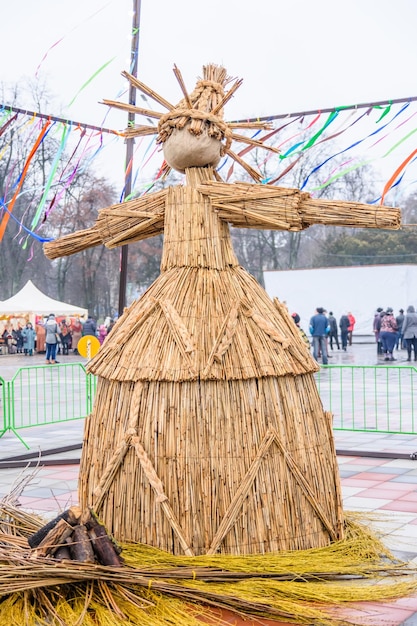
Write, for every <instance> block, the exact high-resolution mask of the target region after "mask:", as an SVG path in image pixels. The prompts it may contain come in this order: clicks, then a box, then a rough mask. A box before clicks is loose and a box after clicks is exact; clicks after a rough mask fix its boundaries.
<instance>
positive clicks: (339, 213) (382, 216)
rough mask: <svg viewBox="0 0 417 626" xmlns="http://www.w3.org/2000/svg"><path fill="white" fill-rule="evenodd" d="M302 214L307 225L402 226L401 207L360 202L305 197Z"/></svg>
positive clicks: (392, 227)
mask: <svg viewBox="0 0 417 626" xmlns="http://www.w3.org/2000/svg"><path fill="white" fill-rule="evenodd" d="M300 215H301V219H302V221H303V224H304V225H305V227H307V226H310V225H311V224H326V225H332V226H348V227H353V228H380V229H387V230H398V229H399V228H401V209H399V208H395V207H387V206H382V205H373V204H361V203H359V202H346V201H342V200H321V199H313V198H310V197H309V198H304V199H303V200H302V201H301V203H300Z"/></svg>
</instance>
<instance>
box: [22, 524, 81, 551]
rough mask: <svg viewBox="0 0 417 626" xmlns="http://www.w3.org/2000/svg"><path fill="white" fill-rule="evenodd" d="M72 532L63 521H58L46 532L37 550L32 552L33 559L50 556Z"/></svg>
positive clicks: (70, 527)
mask: <svg viewBox="0 0 417 626" xmlns="http://www.w3.org/2000/svg"><path fill="white" fill-rule="evenodd" d="M73 530H74V527H73V526H71V524H68V522H67V521H66V520H64V519H60V520H59V521H58V523H57V524H56V525H55V526H54V527H53V528H52V529H51V530H50V531H49V532H48V534H47V535H46V536H45V537H44V539H43V540H42V541H41V542H40V544H39V545H38V547H37V548H35V550H34V551H33V552H32V555H31V556H32V557H33V558H39V557H45V556H52V555H53V554H54V553H55V552H56V551H57V550H58V548H59V547H61V545H63V544H64V542H65V540H66V538H67V537H69V536H70V535H71V534H72V532H73Z"/></svg>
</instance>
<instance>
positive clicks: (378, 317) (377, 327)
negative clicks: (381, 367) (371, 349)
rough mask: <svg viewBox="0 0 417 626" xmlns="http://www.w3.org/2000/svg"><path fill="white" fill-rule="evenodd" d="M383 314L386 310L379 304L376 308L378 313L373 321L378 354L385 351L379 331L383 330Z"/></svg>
mask: <svg viewBox="0 0 417 626" xmlns="http://www.w3.org/2000/svg"><path fill="white" fill-rule="evenodd" d="M383 314H384V310H383V308H382V307H381V306H379V307H378V308H377V310H376V313H375V315H374V321H373V331H374V334H375V341H376V353H377V356H379V355H380V354H382V352H383V351H382V343H381V339H380V336H379V331H380V330H381V316H383Z"/></svg>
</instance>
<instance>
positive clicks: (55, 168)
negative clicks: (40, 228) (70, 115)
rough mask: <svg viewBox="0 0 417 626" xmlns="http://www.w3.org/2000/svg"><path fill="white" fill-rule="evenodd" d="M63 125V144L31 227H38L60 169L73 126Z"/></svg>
mask: <svg viewBox="0 0 417 626" xmlns="http://www.w3.org/2000/svg"><path fill="white" fill-rule="evenodd" d="M63 126H64V128H63V129H62V137H61V144H60V146H59V148H58V151H57V153H56V155H55V158H54V161H53V163H52V168H51V173H50V174H49V178H48V181H47V183H46V187H45V190H44V192H43V195H42V198H41V201H40V203H39V206H38V208H37V209H36V213H35V215H34V217H33V219H32V222H31V228H35V227H36V225H37V223H38V221H39V218H40V216H41V214H42V211H43V208H44V206H45V202H46V198H47V196H48V193H49V190H50V188H51V185H52V181H53V179H54V176H55V173H56V171H57V169H58V165H59V162H60V158H61V154H62V152H63V150H64V148H65V145H66V143H67V138H68V135H69V132H70V128H71V126H70V125H69V124H64V125H63Z"/></svg>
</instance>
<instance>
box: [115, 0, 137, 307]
mask: <svg viewBox="0 0 417 626" xmlns="http://www.w3.org/2000/svg"><path fill="white" fill-rule="evenodd" d="M140 9H141V0H133V19H132V45H131V52H130V73H131V74H132V75H133V76H137V74H138V56H139V28H140ZM129 104H133V105H135V104H136V88H135V87H133V86H132V85H130V87H129ZM134 123H135V114H134V113H129V114H128V126H131V125H132V124H134ZM134 143H135V140H134V139H133V138H129V139H126V167H125V191H124V197H125V198H126V197H128V196H129V195H130V193H131V191H132V163H133V148H134ZM127 251H128V247H127V245H126V246H122V249H121V253H120V282H119V315H122V313H123V310H124V308H125V306H126V285H127Z"/></svg>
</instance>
